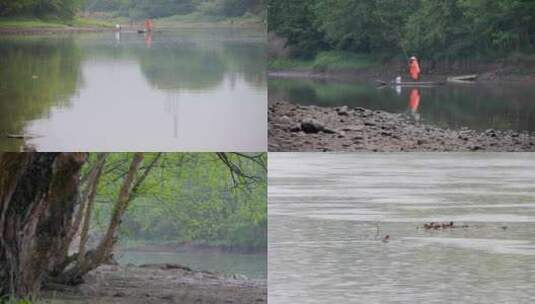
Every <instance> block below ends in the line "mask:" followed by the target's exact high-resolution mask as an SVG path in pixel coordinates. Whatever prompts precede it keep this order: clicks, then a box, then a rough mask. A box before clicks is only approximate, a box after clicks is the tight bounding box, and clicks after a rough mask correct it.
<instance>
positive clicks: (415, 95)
mask: <svg viewBox="0 0 535 304" xmlns="http://www.w3.org/2000/svg"><path fill="white" fill-rule="evenodd" d="M418 107H420V91H418V89H412V91H411V95H410V98H409V108H410V109H411V112H412V113H416V112H418Z"/></svg>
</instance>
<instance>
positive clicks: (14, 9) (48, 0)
mask: <svg viewBox="0 0 535 304" xmlns="http://www.w3.org/2000/svg"><path fill="white" fill-rule="evenodd" d="M82 3H83V0H0V16H26V17H47V18H48V17H55V18H62V19H70V18H72V17H74V15H75V14H76V12H77V11H78V9H79V8H80V7H81V5H82Z"/></svg>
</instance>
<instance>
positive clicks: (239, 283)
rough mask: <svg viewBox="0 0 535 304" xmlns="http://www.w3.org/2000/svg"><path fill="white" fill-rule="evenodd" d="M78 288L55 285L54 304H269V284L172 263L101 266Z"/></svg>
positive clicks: (50, 292)
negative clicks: (193, 269) (194, 269)
mask: <svg viewBox="0 0 535 304" xmlns="http://www.w3.org/2000/svg"><path fill="white" fill-rule="evenodd" d="M85 279H86V282H85V283H84V284H82V285H80V286H76V287H65V286H52V288H49V289H48V290H46V291H45V292H44V297H45V298H46V299H50V300H53V301H54V303H119V304H121V303H125V304H126V303H129V304H130V303H134V304H137V303H185V304H187V303H196V304H197V303H200V304H202V303H210V304H218V303H236V304H242V303H243V304H245V303H247V304H250V303H266V302H267V285H266V282H265V281H253V280H249V279H247V278H245V277H242V276H232V277H228V276H224V275H221V274H217V273H210V272H197V271H192V270H190V269H189V268H187V267H182V266H180V265H172V264H160V265H156V264H155V265H144V266H139V267H136V266H131V265H129V266H124V267H122V266H111V265H106V266H101V267H100V268H98V269H96V270H94V271H93V272H91V273H90V274H89V275H87V276H86V278H85Z"/></svg>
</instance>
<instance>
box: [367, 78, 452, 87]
mask: <svg viewBox="0 0 535 304" xmlns="http://www.w3.org/2000/svg"><path fill="white" fill-rule="evenodd" d="M376 81H377V83H378V84H379V86H400V87H424V86H437V85H444V84H446V82H445V81H402V82H395V81H390V82H386V81H383V80H376Z"/></svg>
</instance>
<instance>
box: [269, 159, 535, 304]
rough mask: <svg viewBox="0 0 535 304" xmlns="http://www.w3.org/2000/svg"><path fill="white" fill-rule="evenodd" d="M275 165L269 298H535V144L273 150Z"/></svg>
mask: <svg viewBox="0 0 535 304" xmlns="http://www.w3.org/2000/svg"><path fill="white" fill-rule="evenodd" d="M269 169H270V170H269V258H268V261H269V264H268V267H269V281H268V284H269V303H271V304H286V303H305V304H312V303H318V304H319V303H474V304H475V303H534V301H535V288H533V286H534V284H535V183H534V181H535V156H534V155H532V154H529V153H528V154H515V153H503V154H499V153H497V154H486V153H477V154H463V153H445V154H441V153H438V154H437V153H406V154H366V153H362V154H318V153H309V154H307V153H293V154H288V153H275V154H273V155H270V159H269ZM431 221H435V222H437V221H441V222H449V221H454V222H455V223H457V225H459V226H460V225H468V228H455V229H445V230H444V231H442V230H438V231H426V230H425V229H422V228H421V226H423V224H424V223H426V222H431ZM386 235H390V241H389V242H387V243H384V242H382V238H383V237H384V236H386Z"/></svg>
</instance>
